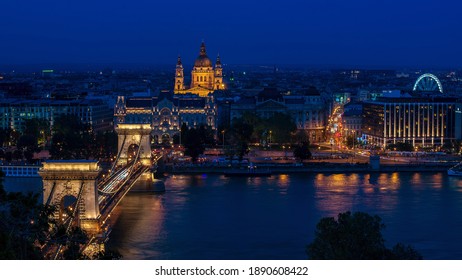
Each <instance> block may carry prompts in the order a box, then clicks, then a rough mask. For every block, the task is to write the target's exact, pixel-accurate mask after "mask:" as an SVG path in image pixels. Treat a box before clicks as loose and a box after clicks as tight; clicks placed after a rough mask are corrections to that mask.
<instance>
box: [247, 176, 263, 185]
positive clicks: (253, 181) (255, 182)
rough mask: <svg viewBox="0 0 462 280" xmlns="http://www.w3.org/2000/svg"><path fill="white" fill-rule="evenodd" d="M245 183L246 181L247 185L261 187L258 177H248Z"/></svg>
mask: <svg viewBox="0 0 462 280" xmlns="http://www.w3.org/2000/svg"><path fill="white" fill-rule="evenodd" d="M246 181H247V184H249V185H254V186H256V187H259V186H261V185H262V180H261V178H260V177H248V178H247V180H246Z"/></svg>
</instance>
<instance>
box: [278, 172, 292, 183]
mask: <svg viewBox="0 0 462 280" xmlns="http://www.w3.org/2000/svg"><path fill="white" fill-rule="evenodd" d="M279 183H280V184H282V185H287V184H288V183H290V181H289V175H287V174H281V175H279Z"/></svg>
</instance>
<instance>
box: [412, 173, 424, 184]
mask: <svg viewBox="0 0 462 280" xmlns="http://www.w3.org/2000/svg"><path fill="white" fill-rule="evenodd" d="M421 177H422V176H421V175H420V173H414V174H413V175H412V181H413V182H414V183H417V184H420V183H421V182H422V178H421Z"/></svg>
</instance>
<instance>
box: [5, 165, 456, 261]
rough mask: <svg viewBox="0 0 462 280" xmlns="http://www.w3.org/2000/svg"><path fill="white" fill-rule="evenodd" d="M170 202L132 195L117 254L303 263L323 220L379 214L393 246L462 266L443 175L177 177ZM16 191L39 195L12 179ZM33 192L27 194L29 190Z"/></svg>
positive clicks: (115, 236)
mask: <svg viewBox="0 0 462 280" xmlns="http://www.w3.org/2000/svg"><path fill="white" fill-rule="evenodd" d="M165 183H166V190H167V191H166V192H165V193H164V194H160V195H158V194H152V193H129V194H128V195H127V196H126V197H125V198H124V199H123V201H122V202H121V203H120V205H119V206H118V208H117V209H116V211H115V213H114V214H113V215H112V217H111V219H112V221H113V222H114V227H113V231H112V233H111V238H110V242H109V245H110V246H111V247H113V248H117V249H119V250H120V252H121V253H122V254H123V256H124V257H125V258H126V259H305V258H306V255H305V252H304V250H305V246H306V244H308V243H309V242H310V241H311V240H312V239H313V237H314V230H315V226H316V223H317V221H318V220H319V219H320V218H321V217H325V216H336V215H337V214H338V213H339V212H343V211H347V210H351V211H366V212H368V213H371V214H378V215H379V216H381V217H382V218H383V221H384V223H385V224H386V226H387V227H386V230H385V231H384V236H385V239H386V240H387V242H388V245H392V244H394V243H396V242H403V243H408V244H412V245H413V246H414V247H416V249H417V250H419V251H420V252H421V253H422V254H423V256H424V258H427V259H462V243H461V242H459V240H460V236H461V235H462V178H454V177H448V176H447V175H446V174H443V173H371V174H356V173H347V174H291V175H277V176H272V177H270V178H264V177H262V178H225V177H224V176H219V175H195V176H190V175H176V176H171V177H169V178H168V179H167V180H166V182H165ZM5 185H6V186H7V189H8V190H10V191H11V190H14V189H17V188H19V187H18V186H19V185H22V186H23V187H22V189H21V190H26V189H29V190H30V189H35V190H37V191H41V183H40V181H39V180H36V181H34V182H31V181H30V180H28V181H21V180H19V181H15V179H8V178H7V179H5ZM24 185H27V187H24Z"/></svg>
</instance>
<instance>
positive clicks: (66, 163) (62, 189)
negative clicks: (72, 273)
mask: <svg viewBox="0 0 462 280" xmlns="http://www.w3.org/2000/svg"><path fill="white" fill-rule="evenodd" d="M100 171H101V169H100V167H99V165H98V162H97V161H91V160H60V161H46V162H44V163H43V167H42V168H41V169H40V170H39V174H40V176H41V177H42V181H43V203H44V204H48V205H55V206H58V207H57V208H58V209H57V210H56V212H55V219H60V220H62V221H65V220H66V219H67V218H68V217H69V216H74V218H73V219H78V220H77V221H78V223H79V226H80V227H81V228H82V229H84V230H85V231H87V232H89V233H98V232H100V225H99V220H98V219H99V216H100V212H99V204H98V188H97V184H96V177H97V176H98V175H99V173H100ZM66 200H67V201H72V203H71V204H70V205H66Z"/></svg>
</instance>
